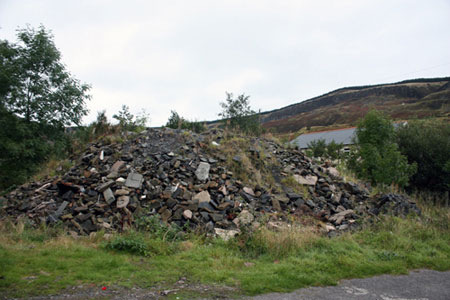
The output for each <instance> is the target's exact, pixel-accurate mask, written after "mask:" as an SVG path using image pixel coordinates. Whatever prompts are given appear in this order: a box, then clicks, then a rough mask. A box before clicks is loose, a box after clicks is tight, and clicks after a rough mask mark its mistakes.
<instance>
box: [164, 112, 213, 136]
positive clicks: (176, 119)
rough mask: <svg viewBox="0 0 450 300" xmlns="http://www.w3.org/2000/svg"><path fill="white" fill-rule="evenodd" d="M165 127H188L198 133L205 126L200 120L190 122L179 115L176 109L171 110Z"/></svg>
mask: <svg viewBox="0 0 450 300" xmlns="http://www.w3.org/2000/svg"><path fill="white" fill-rule="evenodd" d="M166 127H169V128H172V129H188V130H191V131H194V132H196V133H200V132H202V131H204V130H205V126H204V125H203V123H202V122H195V121H194V122H191V121H188V120H186V119H185V118H183V117H181V116H180V115H179V114H178V113H177V112H176V111H174V110H172V111H171V115H170V117H169V119H168V120H167V123H166Z"/></svg>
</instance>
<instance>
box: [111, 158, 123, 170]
mask: <svg viewBox="0 0 450 300" xmlns="http://www.w3.org/2000/svg"><path fill="white" fill-rule="evenodd" d="M124 167H125V162H124V161H122V160H118V161H116V162H115V163H114V164H113V165H112V167H111V172H116V173H118V172H119V171H120V170H122V168H124Z"/></svg>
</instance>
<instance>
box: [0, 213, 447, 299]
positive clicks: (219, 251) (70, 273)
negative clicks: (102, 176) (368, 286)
mask: <svg viewBox="0 0 450 300" xmlns="http://www.w3.org/2000/svg"><path fill="white" fill-rule="evenodd" d="M422 210H423V216H422V217H420V218H419V217H417V216H416V217H409V218H406V219H400V218H396V217H384V218H382V219H379V220H378V221H377V222H375V223H374V224H372V225H365V228H363V229H362V230H361V231H359V232H356V233H353V234H350V233H347V234H344V235H341V236H339V237H337V238H332V239H330V238H327V237H324V236H323V235H321V234H319V233H318V232H317V230H316V229H315V227H313V228H309V227H306V226H303V227H293V228H292V227H291V229H289V230H287V231H283V232H277V233H273V232H271V231H269V230H267V229H262V230H259V231H257V232H256V233H253V234H250V233H246V234H243V235H241V236H240V237H238V238H236V239H234V240H231V241H229V242H223V241H221V240H218V239H212V238H207V237H204V236H200V235H193V234H192V235H190V236H188V237H184V238H183V239H174V240H168V239H164V238H163V236H162V235H155V234H154V233H148V232H147V233H142V232H141V233H140V232H133V233H128V234H123V235H118V236H115V237H113V238H112V239H111V240H105V239H104V238H103V237H102V234H99V235H98V237H97V238H88V237H84V238H79V239H73V238H72V237H69V236H65V235H63V234H61V233H60V232H59V233H58V231H57V230H52V229H48V228H41V229H27V228H26V227H24V226H11V225H9V224H3V225H2V226H3V227H2V228H1V236H0V278H1V279H0V294H3V295H7V296H10V297H18V296H27V295H45V294H51V293H58V291H61V289H64V288H67V287H71V286H77V285H80V284H86V285H88V284H93V285H97V286H99V288H100V287H101V286H102V285H105V286H109V287H118V286H119V287H133V286H138V287H143V288H148V287H152V286H155V285H160V286H167V287H170V286H172V285H173V284H174V283H175V282H176V281H177V280H179V278H181V277H186V278H188V280H189V281H190V282H194V283H202V284H218V283H220V284H223V285H227V286H231V287H235V288H236V289H237V290H239V291H240V293H243V294H249V295H252V294H259V293H266V292H286V291H291V290H293V289H297V288H301V287H306V286H311V285H330V284H336V283H337V282H338V280H340V279H344V278H356V277H367V276H373V275H378V274H385V273H390V274H404V273H406V272H407V271H408V270H410V269H417V268H430V269H435V270H449V269H450V211H449V209H448V208H434V207H430V206H423V207H422ZM248 263H250V264H248ZM181 293H182V291H181Z"/></svg>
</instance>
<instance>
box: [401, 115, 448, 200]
mask: <svg viewBox="0 0 450 300" xmlns="http://www.w3.org/2000/svg"><path fill="white" fill-rule="evenodd" d="M397 143H398V145H399V149H400V151H401V152H402V154H404V155H406V157H407V158H408V161H409V162H410V163H416V164H417V173H416V174H414V176H413V177H412V178H411V183H412V185H413V186H415V187H417V188H421V189H428V190H434V191H446V190H447V191H448V190H450V124H448V123H444V122H439V121H418V120H417V121H411V122H409V123H408V124H407V125H405V126H400V127H399V128H398V129H397Z"/></svg>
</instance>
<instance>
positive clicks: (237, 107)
mask: <svg viewBox="0 0 450 300" xmlns="http://www.w3.org/2000/svg"><path fill="white" fill-rule="evenodd" d="M226 94H227V99H226V100H225V102H221V103H220V106H221V107H222V112H221V113H219V116H220V117H222V119H223V120H224V122H225V124H226V126H227V127H229V128H231V129H237V130H239V131H242V132H244V133H247V134H255V135H259V134H261V132H262V127H261V124H260V121H259V113H258V112H256V111H254V110H253V109H251V107H250V102H249V100H248V99H249V98H250V96H245V94H242V95H239V96H237V98H235V99H234V98H233V94H232V93H228V92H227V93H226Z"/></svg>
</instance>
